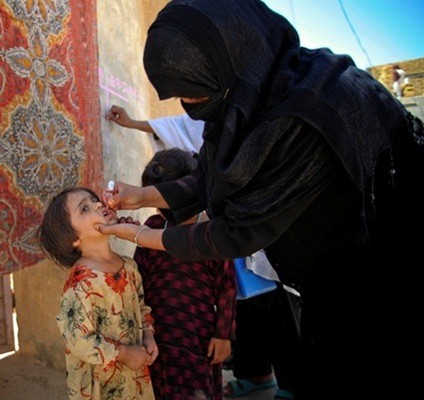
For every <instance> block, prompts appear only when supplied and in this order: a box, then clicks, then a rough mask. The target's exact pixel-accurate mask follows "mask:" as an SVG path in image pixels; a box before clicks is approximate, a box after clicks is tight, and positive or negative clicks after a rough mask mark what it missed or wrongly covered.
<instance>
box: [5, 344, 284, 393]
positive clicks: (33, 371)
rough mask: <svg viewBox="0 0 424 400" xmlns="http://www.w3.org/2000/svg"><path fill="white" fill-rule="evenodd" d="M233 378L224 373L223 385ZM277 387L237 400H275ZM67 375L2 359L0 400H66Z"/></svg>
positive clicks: (18, 357)
mask: <svg viewBox="0 0 424 400" xmlns="http://www.w3.org/2000/svg"><path fill="white" fill-rule="evenodd" d="M229 379H233V376H232V373H231V371H224V383H226V382H227V381H228V380H229ZM275 390H276V389H275V388H272V389H267V390H261V391H258V392H254V393H251V394H250V395H249V396H244V397H238V399H239V400H273V399H274V393H275ZM67 399H68V397H67V394H66V382H65V373H64V372H61V371H56V370H53V369H51V368H49V367H47V366H46V365H43V363H41V362H40V361H37V360H35V359H33V358H31V357H27V356H25V355H22V354H20V353H19V352H17V353H14V354H12V355H9V356H7V357H4V358H1V359H0V400H67Z"/></svg>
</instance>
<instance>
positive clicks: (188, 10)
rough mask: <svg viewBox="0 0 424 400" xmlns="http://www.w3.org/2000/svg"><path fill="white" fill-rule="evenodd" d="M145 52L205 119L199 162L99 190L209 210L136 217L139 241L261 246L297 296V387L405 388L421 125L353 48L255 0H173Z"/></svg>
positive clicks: (171, 91)
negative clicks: (302, 40) (136, 183)
mask: <svg viewBox="0 0 424 400" xmlns="http://www.w3.org/2000/svg"><path fill="white" fill-rule="evenodd" d="M144 64H145V69H146V72H147V75H148V77H149V79H150V81H151V83H152V84H153V86H154V87H155V89H156V90H157V92H158V95H159V98H160V99H161V100H164V99H168V98H171V97H177V98H180V99H181V104H182V106H183V108H184V109H185V111H186V112H187V114H188V115H189V116H190V117H191V118H193V119H201V120H204V121H206V125H205V131H204V144H203V146H202V148H201V151H200V158H199V168H198V169H197V170H196V171H195V172H194V173H193V174H192V175H190V176H188V177H186V178H183V179H180V180H177V181H175V182H168V183H162V184H159V185H155V186H152V187H146V188H141V189H140V188H137V187H133V186H129V185H125V184H123V183H121V182H118V183H117V185H116V189H115V195H114V197H113V198H112V200H111V202H110V203H109V204H110V206H112V207H115V208H127V209H131V208H132V209H135V208H138V207H152V206H153V207H160V208H166V207H169V208H170V209H171V210H172V213H173V217H174V219H175V221H176V222H177V223H178V222H179V221H182V220H184V219H187V217H188V216H191V215H194V214H195V213H197V212H199V211H200V210H202V209H206V210H207V211H208V213H209V216H210V218H211V220H210V221H209V222H205V223H201V224H193V225H191V226H175V227H173V228H172V229H167V230H165V231H162V230H149V229H148V228H146V229H144V230H143V231H142V232H141V233H140V234H139V235H138V237H137V240H138V244H140V245H143V246H147V247H152V248H158V249H166V250H167V251H168V252H170V253H171V254H173V255H175V256H177V257H180V258H182V259H191V260H198V259H211V258H214V259H216V258H222V259H227V258H235V257H242V256H247V255H249V254H252V253H253V252H255V251H257V250H258V249H261V248H264V249H265V250H266V254H267V256H268V258H269V259H270V260H271V261H272V263H273V266H274V268H275V269H276V270H277V272H278V273H279V276H280V279H281V280H282V281H283V282H285V283H287V284H289V285H294V286H295V287H296V288H297V289H298V290H299V292H300V293H301V296H302V321H301V346H300V349H301V354H302V362H301V375H300V378H299V379H300V384H299V388H298V390H297V391H296V398H305V399H309V398H315V397H316V395H317V394H318V395H322V396H324V397H326V398H338V399H340V398H343V399H346V398H348V396H349V394H350V393H352V396H354V395H356V397H357V396H358V393H360V394H361V396H362V397H364V396H367V395H368V394H370V395H374V396H376V395H377V396H381V395H382V393H383V392H384V390H385V385H384V383H386V382H388V381H390V384H391V386H390V388H387V390H390V392H389V393H390V394H391V395H393V394H394V393H397V394H398V395H401V396H404V395H405V391H408V390H409V389H410V390H414V384H416V383H417V382H416V381H415V380H414V379H413V376H414V374H415V373H416V370H415V368H416V365H415V361H416V360H414V356H413V354H414V352H415V346H416V345H417V343H419V342H418V341H417V340H415V339H417V338H419V335H418V330H417V328H416V326H415V325H416V322H415V320H416V317H415V316H416V315H418V314H417V312H418V310H417V309H416V307H417V304H418V302H417V301H416V302H414V299H413V298H412V297H409V298H408V297H407V296H406V295H405V294H402V295H395V292H396V290H399V288H397V287H396V285H397V284H398V282H402V285H404V284H405V285H406V287H407V288H408V296H414V295H416V291H414V288H413V287H412V285H413V283H414V282H417V279H416V277H415V274H416V272H415V269H414V268H413V265H414V264H413V260H414V257H418V256H419V254H418V248H420V243H419V237H418V236H417V235H414V234H412V232H414V229H413V228H418V229H419V228H421V226H422V224H423V222H424V215H423V208H422V206H421V205H422V204H423V200H424V198H423V196H424V195H423V192H424V191H423V182H424V180H423V174H424V165H423V164H424V162H423V160H424V157H423V154H422V149H421V148H419V144H418V142H420V141H422V139H423V138H422V137H421V136H420V137H418V136H417V135H422V134H423V133H422V126H421V125H419V124H418V123H416V121H415V120H414V118H413V117H412V116H411V115H410V114H409V113H407V112H406V111H405V110H404V108H403V107H402V105H401V104H400V103H399V102H398V101H397V100H396V99H394V97H393V96H392V95H391V94H390V93H389V92H388V91H387V90H386V89H385V88H384V87H383V86H382V85H380V84H379V83H378V82H377V81H375V80H374V79H373V78H372V77H371V76H370V75H369V74H368V73H366V72H364V71H361V70H359V69H358V68H356V67H355V65H354V63H353V61H352V60H351V58H350V57H348V56H346V55H335V54H333V53H332V52H331V51H330V50H328V49H316V50H310V49H305V48H303V47H300V44H299V38H298V35H297V33H296V31H295V30H294V28H293V27H292V26H291V25H290V23H289V22H288V21H287V20H286V19H285V18H284V17H282V16H280V15H278V14H276V13H274V12H272V11H271V10H270V9H268V8H267V7H266V6H265V5H264V4H263V3H262V2H261V1H257V0H232V1H231V2H228V1H226V0H184V1H183V0H174V1H171V2H170V3H169V4H168V5H167V6H166V7H165V8H164V9H163V10H162V11H161V12H160V13H159V14H158V17H157V19H156V20H155V22H154V23H153V24H152V26H151V27H150V29H149V32H148V38H147V42H146V47H145V52H144ZM414 123H416V124H415V125H414ZM99 229H101V231H102V232H104V233H113V234H116V235H117V236H119V237H121V238H124V239H129V240H133V238H134V233H135V232H134V230H135V228H134V227H132V226H129V225H128V226H127V227H126V226H125V225H122V226H121V225H120V226H116V227H110V226H109V227H100V228H99ZM396 257H397V259H398V260H403V261H404V262H403V263H402V265H401V267H402V270H400V269H395V268H393V267H390V266H392V265H393V260H394V259H396ZM399 266H400V265H399ZM400 271H402V274H400V273H399V272H400ZM411 303H412V304H411ZM413 335H417V336H413ZM376 371H378V374H376ZM380 377H381V378H380Z"/></svg>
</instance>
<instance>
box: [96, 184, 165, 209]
mask: <svg viewBox="0 0 424 400" xmlns="http://www.w3.org/2000/svg"><path fill="white" fill-rule="evenodd" d="M102 199H103V202H104V204H106V207H108V208H110V209H112V210H114V211H116V210H136V209H138V208H140V207H157V208H168V203H167V202H166V201H165V200H164V199H163V197H162V195H161V194H160V192H159V191H158V190H157V189H156V188H155V187H154V186H146V187H140V186H134V185H129V184H127V183H123V182H119V181H115V185H114V188H113V191H112V192H110V191H107V190H106V189H105V190H103V193H102Z"/></svg>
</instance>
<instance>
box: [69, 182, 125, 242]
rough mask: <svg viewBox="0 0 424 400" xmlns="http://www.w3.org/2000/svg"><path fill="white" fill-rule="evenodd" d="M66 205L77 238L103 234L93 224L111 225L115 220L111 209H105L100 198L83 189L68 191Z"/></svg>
mask: <svg viewBox="0 0 424 400" xmlns="http://www.w3.org/2000/svg"><path fill="white" fill-rule="evenodd" d="M66 205H67V209H68V212H69V216H70V220H71V224H72V227H73V228H74V229H75V231H76V233H77V235H78V237H79V239H82V238H83V237H93V236H94V237H99V235H100V236H104V235H102V234H101V233H100V232H99V231H98V230H97V229H95V225H96V224H105V225H111V224H114V223H116V222H117V216H116V214H115V213H114V212H113V211H112V210H110V209H109V210H108V209H106V207H105V206H104V204H103V203H102V202H101V201H100V200H98V199H97V198H96V197H94V196H93V195H92V194H91V193H89V192H86V191H84V190H79V191H76V192H71V193H69V194H68V197H67V200H66Z"/></svg>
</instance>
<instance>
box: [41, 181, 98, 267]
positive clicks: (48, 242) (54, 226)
mask: <svg viewBox="0 0 424 400" xmlns="http://www.w3.org/2000/svg"><path fill="white" fill-rule="evenodd" d="M79 191H85V192H87V193H89V194H90V195H92V196H93V197H94V198H96V199H97V200H98V201H101V200H100V198H99V196H98V195H97V194H96V193H95V192H93V191H92V190H91V189H88V188H85V187H74V188H68V189H65V190H63V191H62V192H60V193H59V194H58V195H56V196H55V197H53V199H52V200H51V202H50V204H49V206H48V207H47V210H46V212H45V213H44V218H43V222H42V223H41V225H40V226H39V227H38V231H37V239H38V243H39V245H40V248H41V250H42V251H43V253H44V254H45V255H46V256H47V257H48V258H50V259H51V260H53V261H54V262H55V263H57V264H60V265H62V266H64V267H67V268H70V267H72V266H73V265H74V264H75V262H76V261H77V260H79V259H80V258H81V251H80V250H78V249H76V248H75V247H74V246H73V243H74V242H75V240H77V239H78V235H77V233H76V232H75V229H74V228H73V226H72V224H71V218H70V215H69V210H68V208H67V205H66V201H67V199H68V195H69V194H70V193H75V192H79Z"/></svg>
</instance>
